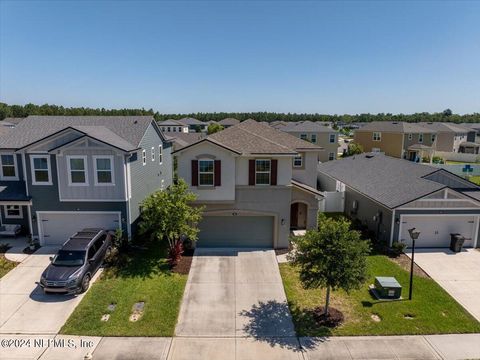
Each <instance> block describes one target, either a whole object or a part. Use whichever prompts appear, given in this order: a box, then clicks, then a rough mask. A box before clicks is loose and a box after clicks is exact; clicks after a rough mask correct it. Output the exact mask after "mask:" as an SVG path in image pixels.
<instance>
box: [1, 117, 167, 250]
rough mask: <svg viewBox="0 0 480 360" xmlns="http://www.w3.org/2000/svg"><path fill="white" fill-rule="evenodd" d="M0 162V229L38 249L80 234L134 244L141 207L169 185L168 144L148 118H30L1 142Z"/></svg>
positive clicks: (152, 121)
mask: <svg viewBox="0 0 480 360" xmlns="http://www.w3.org/2000/svg"><path fill="white" fill-rule="evenodd" d="M12 159H13V160H12ZM0 162H1V164H0V165H1V166H0V205H1V213H2V217H1V221H2V224H7V223H10V224H11V223H14V224H20V225H22V226H23V227H24V229H25V232H26V233H29V234H31V235H32V236H33V237H34V238H38V239H39V241H40V243H41V244H42V245H49V244H60V243H62V242H64V241H65V240H66V239H67V238H68V236H70V235H71V234H73V233H74V232H76V231H78V230H79V229H81V228H85V227H103V228H107V229H115V228H119V227H120V228H122V229H123V230H124V231H125V233H126V234H127V235H128V236H129V237H131V236H132V235H133V234H135V232H136V228H137V223H138V220H139V216H140V204H141V201H142V200H143V199H144V198H145V197H146V196H148V195H149V194H150V193H152V192H154V191H156V190H158V189H162V188H165V187H166V186H168V185H170V184H171V183H172V160H171V142H169V141H167V140H166V139H165V138H164V136H163V134H162V132H161V131H160V129H159V128H158V126H157V125H156V123H155V121H154V119H153V117H151V116H120V117H117V116H111V117H109V116H103V117H102V116H77V117H69V116H29V117H28V118H26V119H25V120H23V121H22V122H21V123H20V124H18V125H17V126H16V127H15V128H14V129H13V130H12V131H11V132H9V135H8V137H1V138H0ZM10 164H12V165H10Z"/></svg>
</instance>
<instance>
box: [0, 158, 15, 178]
mask: <svg viewBox="0 0 480 360" xmlns="http://www.w3.org/2000/svg"><path fill="white" fill-rule="evenodd" d="M16 165H17V162H16V159H15V155H14V154H1V155H0V166H1V174H0V179H2V180H17V179H18V176H17V167H16Z"/></svg>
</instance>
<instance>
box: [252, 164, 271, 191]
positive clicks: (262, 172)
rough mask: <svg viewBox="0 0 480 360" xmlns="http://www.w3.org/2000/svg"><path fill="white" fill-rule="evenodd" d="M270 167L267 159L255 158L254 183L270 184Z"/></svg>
mask: <svg viewBox="0 0 480 360" xmlns="http://www.w3.org/2000/svg"><path fill="white" fill-rule="evenodd" d="M271 169H272V166H271V162H270V160H269V159H257V160H255V185H270V175H271Z"/></svg>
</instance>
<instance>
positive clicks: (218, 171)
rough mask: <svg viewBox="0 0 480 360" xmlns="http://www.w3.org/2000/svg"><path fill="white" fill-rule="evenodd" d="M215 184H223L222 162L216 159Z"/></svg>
mask: <svg viewBox="0 0 480 360" xmlns="http://www.w3.org/2000/svg"><path fill="white" fill-rule="evenodd" d="M214 171H215V183H214V184H215V186H222V162H221V161H220V160H215V170H214Z"/></svg>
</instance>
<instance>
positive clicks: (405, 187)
mask: <svg viewBox="0 0 480 360" xmlns="http://www.w3.org/2000/svg"><path fill="white" fill-rule="evenodd" d="M318 170H319V172H321V173H323V174H326V175H328V176H330V177H332V178H334V179H336V180H339V181H341V182H342V183H344V184H345V185H347V186H349V187H351V188H352V189H354V190H356V191H358V192H360V193H362V194H364V195H365V196H367V197H369V198H371V199H373V200H375V201H377V202H379V203H381V204H383V205H384V206H386V207H388V208H391V209H393V208H396V207H398V206H400V205H403V204H406V203H408V202H410V201H413V200H416V199H418V198H421V197H423V196H426V195H428V194H430V193H433V192H435V191H438V190H440V189H443V188H445V187H446V185H443V184H440V183H438V182H435V181H433V180H427V179H425V178H424V177H425V176H427V175H430V174H432V173H434V172H437V171H439V169H438V168H434V167H432V166H428V165H421V164H417V163H414V162H411V161H407V160H403V159H397V158H393V157H389V156H386V155H383V154H380V153H375V154H361V155H355V156H352V157H348V158H345V159H340V160H334V161H328V162H325V163H322V164H319V165H318Z"/></svg>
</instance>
